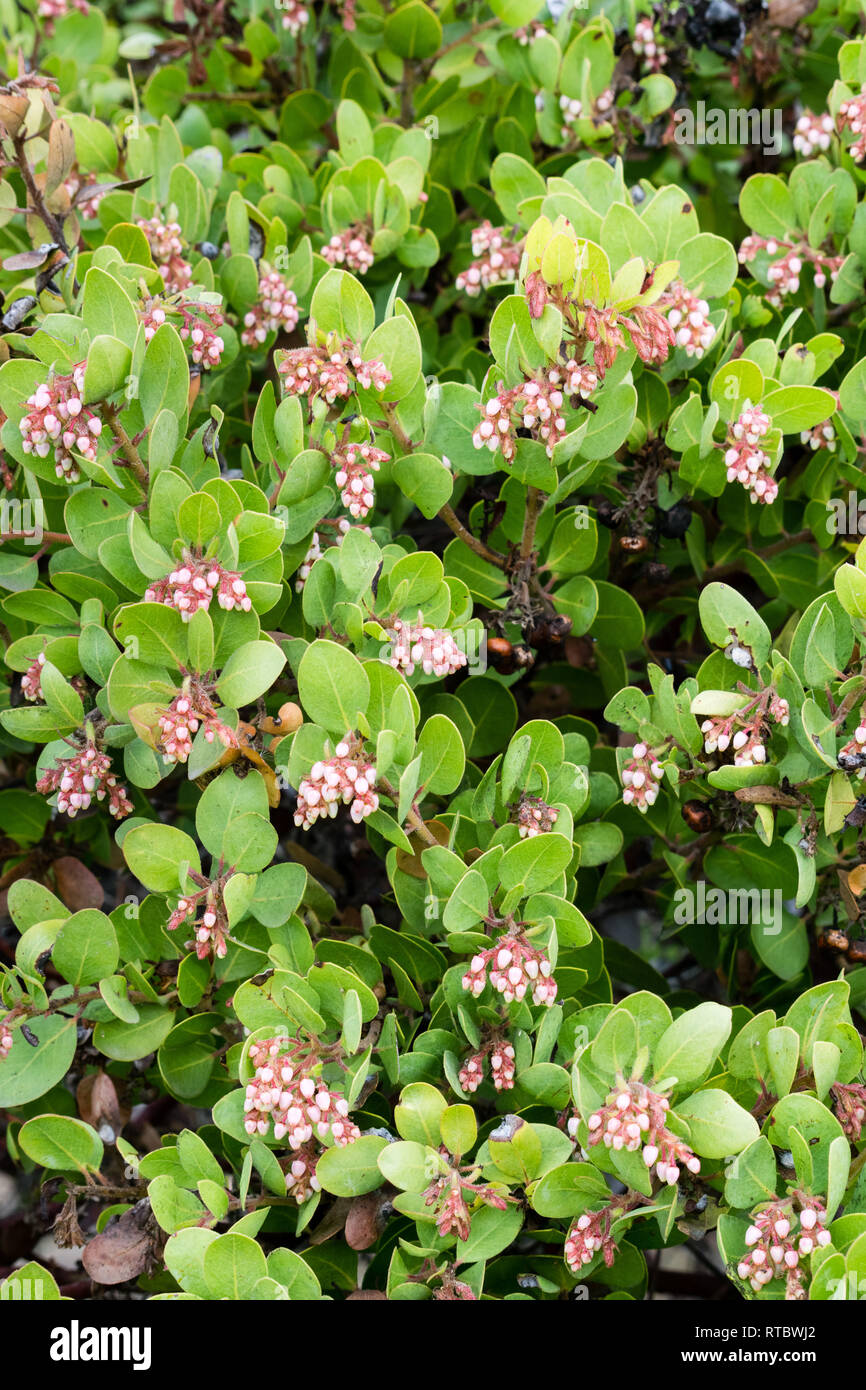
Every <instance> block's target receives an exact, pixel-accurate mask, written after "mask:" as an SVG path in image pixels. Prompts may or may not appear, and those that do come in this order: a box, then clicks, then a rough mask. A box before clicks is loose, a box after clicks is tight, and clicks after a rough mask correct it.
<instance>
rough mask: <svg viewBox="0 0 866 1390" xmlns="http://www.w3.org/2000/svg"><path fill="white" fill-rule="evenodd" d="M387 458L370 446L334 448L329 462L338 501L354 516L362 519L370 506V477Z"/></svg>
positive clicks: (374, 498) (371, 500)
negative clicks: (333, 473) (335, 470)
mask: <svg viewBox="0 0 866 1390" xmlns="http://www.w3.org/2000/svg"><path fill="white" fill-rule="evenodd" d="M390 457H391V455H390V454H386V453H385V451H384V449H376V448H375V447H374V446H373V445H372V444H346V445H345V446H343V447H341V448H339V449H335V450H334V453H333V454H332V455H331V462H332V464H334V466H335V468H336V469H337V473H336V476H335V478H334V482H335V483H336V484H337V487H338V488H340V500H341V501H342V503H343V506H344V507H347V508H348V510H349V512H350V513H351V515H352V516H354V517H364V516H366V515H367V513H368V512H369V511H370V509H371V508H372V507H373V506H374V504H375V501H376V494H375V491H374V484H373V474H374V473H378V471H379V465H380V464H382V463H387V462H388V460H389V459H390Z"/></svg>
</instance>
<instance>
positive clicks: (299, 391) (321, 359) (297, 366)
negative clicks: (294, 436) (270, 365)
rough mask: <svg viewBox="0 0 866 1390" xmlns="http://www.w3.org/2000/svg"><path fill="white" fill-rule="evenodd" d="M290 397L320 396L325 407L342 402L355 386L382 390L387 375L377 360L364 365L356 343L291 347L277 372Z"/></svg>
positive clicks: (374, 358)
mask: <svg viewBox="0 0 866 1390" xmlns="http://www.w3.org/2000/svg"><path fill="white" fill-rule="evenodd" d="M277 370H278V371H279V373H280V375H281V376H282V378H283V386H284V388H285V390H286V391H287V392H288V394H289V395H290V396H309V397H310V399H311V400H312V399H313V397H314V396H319V395H320V396H322V397H323V399H324V400H325V401H327V403H328V405H334V404H335V402H336V401H338V400H345V399H346V397H347V396H350V395H351V394H352V392H353V391H354V390H355V389H356V387H358V386H360V387H361V388H362V389H363V390H365V391H370V390H373V391H380V392H381V391H384V390H385V388H386V386H388V384H389V383H390V381H391V373H390V372H389V370H388V368H387V367H386V366H385V364H384V362H383V361H382V359H381V358H380V357H373V358H371V359H370V361H369V362H365V361H364V358H363V357H362V355H361V350H360V348H359V347H358V346H357V344H355V343H353V342H351V341H349V340H345V341H343V342H342V343H338V344H335V345H334V346H333V347H331V346H330V345H329V346H328V347H324V348H323V347H304V348H292V350H291V351H290V352H287V353H286V355H285V357H284V358H283V360H282V361H281V362H280V364H279V367H278V369H277Z"/></svg>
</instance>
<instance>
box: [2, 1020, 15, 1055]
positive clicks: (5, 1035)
mask: <svg viewBox="0 0 866 1390" xmlns="http://www.w3.org/2000/svg"><path fill="white" fill-rule="evenodd" d="M14 1041H15V1039H14V1036H13V1033H12V1029H11V1028H10V1027H9V1025H8V1023H0V1062H5V1061H6V1058H7V1057H8V1056H9V1053H10V1052H11V1051H12V1044H13V1042H14Z"/></svg>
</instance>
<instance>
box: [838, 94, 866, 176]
mask: <svg viewBox="0 0 866 1390" xmlns="http://www.w3.org/2000/svg"><path fill="white" fill-rule="evenodd" d="M836 128H837V130H838V131H839V134H840V135H841V134H842V133H843V132H844V131H846V130H850V132H851V134H852V135H856V137H857V139H856V140H855V141H854V143H853V144H851V145H849V146H848V147H847V149H846V151H845V153H846V154H850V156H851V158H852V159H853V160H854V163H855V164H860V163H862V161H863V159H864V158H866V87H861V89H860V91H859V92H858V94H857V95H856V96H853V97H848V98H847V99H846V100H845V101H843V102H842V105H841V106H840V107H839V110H838V112H837V114H836Z"/></svg>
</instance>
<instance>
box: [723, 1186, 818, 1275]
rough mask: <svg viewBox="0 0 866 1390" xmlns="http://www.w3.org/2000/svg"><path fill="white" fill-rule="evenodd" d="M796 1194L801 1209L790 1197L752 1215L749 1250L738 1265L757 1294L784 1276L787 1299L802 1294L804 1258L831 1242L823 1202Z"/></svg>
mask: <svg viewBox="0 0 866 1390" xmlns="http://www.w3.org/2000/svg"><path fill="white" fill-rule="evenodd" d="M792 1196H793V1198H795V1199H796V1201H797V1204H798V1205H799V1206H800V1208H801V1209H800V1211H799V1212H796V1211H795V1210H794V1202H793V1201H792V1200H787V1201H783V1202H771V1203H770V1204H769V1205H768V1206H766V1207H764V1208H763V1209H762V1210H761V1211H758V1212H754V1213H753V1214H752V1225H751V1226H750V1227H749V1229H748V1230H747V1231H746V1246H747V1247H748V1249H747V1251H746V1254H745V1255H744V1257H743V1259H742V1260H741V1261H740V1263H739V1264H738V1265H737V1274H738V1275H739V1276H740V1278H741V1279H743V1280H745V1281H748V1283H749V1284H750V1285H751V1286H752V1288H753V1289H754V1290H755V1292H756V1293H758V1292H760V1290H761V1289H762V1288H763V1287H764V1286H765V1284H770V1283H772V1281H773V1280H774V1279H784V1280H785V1281H786V1288H785V1298H786V1300H789V1299H796V1298H799V1297H801V1292H800V1291H801V1288H802V1284H803V1273H804V1271H803V1269H802V1267H801V1264H800V1261H801V1259H805V1258H807V1257H808V1256H809V1255H811V1254H812V1251H813V1250H815V1249H820V1248H821V1247H822V1246H824V1245H829V1244H830V1232H829V1231H828V1230H826V1229H825V1222H826V1219H827V1213H826V1210H825V1208H824V1206H823V1204H822V1203H821V1202H820V1201H818V1199H817V1198H815V1197H809V1196H807V1195H806V1194H805V1193H802V1192H795V1193H793V1194H792Z"/></svg>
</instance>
